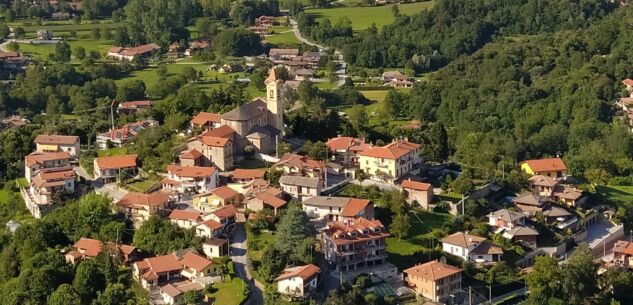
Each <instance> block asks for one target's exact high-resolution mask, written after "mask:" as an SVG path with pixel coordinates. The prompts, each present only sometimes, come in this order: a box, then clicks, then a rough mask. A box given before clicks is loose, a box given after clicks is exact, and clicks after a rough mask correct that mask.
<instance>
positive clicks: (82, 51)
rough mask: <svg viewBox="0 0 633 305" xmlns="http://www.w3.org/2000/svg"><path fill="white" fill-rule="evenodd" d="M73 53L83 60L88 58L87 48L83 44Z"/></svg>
mask: <svg viewBox="0 0 633 305" xmlns="http://www.w3.org/2000/svg"><path fill="white" fill-rule="evenodd" d="M73 54H74V55H75V58H77V59H79V60H82V59H84V58H86V49H84V48H83V47H82V46H78V47H76V48H75V50H74V51H73Z"/></svg>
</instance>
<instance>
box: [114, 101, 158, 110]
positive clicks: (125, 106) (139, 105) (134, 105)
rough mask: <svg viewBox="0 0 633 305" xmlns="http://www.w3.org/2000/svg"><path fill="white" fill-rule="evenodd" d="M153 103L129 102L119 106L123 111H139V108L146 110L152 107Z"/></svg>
mask: <svg viewBox="0 0 633 305" xmlns="http://www.w3.org/2000/svg"><path fill="white" fill-rule="evenodd" d="M152 104H153V102H152V101H150V100H142V101H128V102H123V103H120V104H119V108H123V109H137V108H146V107H150V106H152Z"/></svg>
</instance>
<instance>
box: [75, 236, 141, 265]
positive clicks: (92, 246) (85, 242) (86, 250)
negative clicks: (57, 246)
mask: <svg viewBox="0 0 633 305" xmlns="http://www.w3.org/2000/svg"><path fill="white" fill-rule="evenodd" d="M115 248H116V252H114V251H112V250H114V249H115ZM73 249H74V250H72V251H70V252H68V253H66V255H64V257H65V259H66V261H67V262H69V263H71V264H76V263H78V262H79V261H81V260H85V259H90V258H95V257H97V256H99V254H101V252H103V250H104V245H103V242H101V241H100V240H96V239H92V238H85V237H82V238H80V239H79V240H78V241H77V242H76V243H75V244H74V245H73ZM107 249H110V251H112V252H113V253H111V254H112V255H120V257H121V261H122V262H123V263H125V264H127V263H129V262H132V261H135V260H137V259H139V258H140V255H141V254H140V251H139V250H138V249H136V248H135V247H133V246H130V245H125V244H122V245H118V244H113V243H108V244H107Z"/></svg>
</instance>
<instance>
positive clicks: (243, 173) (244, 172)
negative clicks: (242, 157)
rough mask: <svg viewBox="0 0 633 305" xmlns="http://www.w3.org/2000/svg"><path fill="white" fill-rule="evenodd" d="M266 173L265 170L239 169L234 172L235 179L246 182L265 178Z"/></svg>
mask: <svg viewBox="0 0 633 305" xmlns="http://www.w3.org/2000/svg"><path fill="white" fill-rule="evenodd" d="M265 174H266V171H265V170H263V169H241V168H238V169H236V170H235V171H234V172H233V179H238V180H246V179H257V178H264V175H265Z"/></svg>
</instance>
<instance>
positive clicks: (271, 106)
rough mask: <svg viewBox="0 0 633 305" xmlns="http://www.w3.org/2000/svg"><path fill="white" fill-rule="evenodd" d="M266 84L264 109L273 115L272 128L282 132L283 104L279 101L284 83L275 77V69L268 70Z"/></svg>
mask: <svg viewBox="0 0 633 305" xmlns="http://www.w3.org/2000/svg"><path fill="white" fill-rule="evenodd" d="M264 83H265V84H266V107H267V108H268V110H269V111H270V112H272V114H273V118H272V122H271V123H272V124H271V125H272V126H273V127H275V128H277V129H279V130H280V131H281V132H282V133H283V131H284V103H283V100H282V99H281V88H282V87H283V84H284V81H283V80H282V79H280V78H278V77H277V73H276V72H275V69H274V68H273V69H271V70H270V74H269V75H268V78H267V79H266V81H265V82H264Z"/></svg>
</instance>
